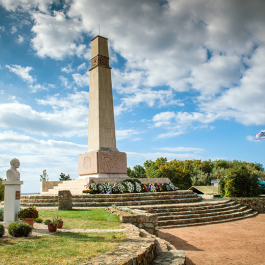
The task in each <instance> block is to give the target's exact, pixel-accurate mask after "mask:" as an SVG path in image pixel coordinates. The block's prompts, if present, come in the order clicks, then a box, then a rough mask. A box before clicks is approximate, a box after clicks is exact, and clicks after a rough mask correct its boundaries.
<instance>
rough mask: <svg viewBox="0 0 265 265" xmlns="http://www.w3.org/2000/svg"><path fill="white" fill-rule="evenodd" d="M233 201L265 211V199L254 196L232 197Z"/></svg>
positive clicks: (255, 209)
mask: <svg viewBox="0 0 265 265" xmlns="http://www.w3.org/2000/svg"><path fill="white" fill-rule="evenodd" d="M231 200H232V201H235V202H237V203H239V204H241V205H244V206H247V207H249V208H251V209H252V210H254V211H257V212H258V213H265V199H260V198H257V199H253V198H241V199H239V198H236V199H234V198H231Z"/></svg>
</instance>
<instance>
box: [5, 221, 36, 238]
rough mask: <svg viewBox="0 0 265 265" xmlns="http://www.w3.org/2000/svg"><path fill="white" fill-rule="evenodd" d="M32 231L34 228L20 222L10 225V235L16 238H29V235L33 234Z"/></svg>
mask: <svg viewBox="0 0 265 265" xmlns="http://www.w3.org/2000/svg"><path fill="white" fill-rule="evenodd" d="M32 229H33V228H32V227H31V226H30V225H28V224H25V223H23V222H20V221H18V222H14V223H11V224H9V226H8V233H9V234H10V235H11V236H14V237H22V236H28V235H29V233H31V231H32Z"/></svg>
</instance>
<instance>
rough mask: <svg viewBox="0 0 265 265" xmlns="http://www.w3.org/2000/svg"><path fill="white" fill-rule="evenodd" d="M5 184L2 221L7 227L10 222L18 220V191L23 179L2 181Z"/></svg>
mask: <svg viewBox="0 0 265 265" xmlns="http://www.w3.org/2000/svg"><path fill="white" fill-rule="evenodd" d="M2 183H3V185H5V204H4V222H3V225H4V226H5V227H8V225H9V224H10V223H13V222H15V221H18V216H17V213H18V211H19V210H20V191H21V185H22V184H23V181H3V182H2Z"/></svg>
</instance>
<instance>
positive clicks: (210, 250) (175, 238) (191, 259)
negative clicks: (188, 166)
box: [159, 214, 265, 265]
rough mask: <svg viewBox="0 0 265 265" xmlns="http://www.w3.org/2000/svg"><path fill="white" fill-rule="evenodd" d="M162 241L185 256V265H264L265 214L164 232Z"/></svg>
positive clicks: (160, 234)
mask: <svg viewBox="0 0 265 265" xmlns="http://www.w3.org/2000/svg"><path fill="white" fill-rule="evenodd" d="M159 237H160V238H163V239H165V240H167V241H169V242H170V243H171V244H172V245H174V246H175V247H176V248H177V249H182V250H184V252H185V255H186V265H195V264H196V265H250V264H251V265H252V264H253V265H254V264H255V265H264V264H265V251H264V250H265V214H259V215H257V216H255V217H252V218H246V219H243V220H239V221H234V222H227V223H219V224H213V225H202V226H196V227H183V228H174V229H164V230H160V231H159Z"/></svg>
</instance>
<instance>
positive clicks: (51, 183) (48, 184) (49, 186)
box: [40, 181, 63, 193]
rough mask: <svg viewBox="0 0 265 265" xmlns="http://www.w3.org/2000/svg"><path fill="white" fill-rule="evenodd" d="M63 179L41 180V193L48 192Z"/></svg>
mask: <svg viewBox="0 0 265 265" xmlns="http://www.w3.org/2000/svg"><path fill="white" fill-rule="evenodd" d="M59 183H63V182H62V181H41V183H40V193H42V192H46V191H48V190H49V189H52V188H53V187H54V186H58V184H59Z"/></svg>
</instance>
